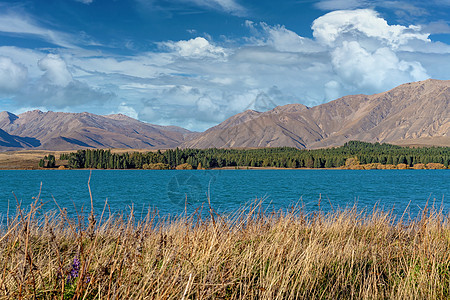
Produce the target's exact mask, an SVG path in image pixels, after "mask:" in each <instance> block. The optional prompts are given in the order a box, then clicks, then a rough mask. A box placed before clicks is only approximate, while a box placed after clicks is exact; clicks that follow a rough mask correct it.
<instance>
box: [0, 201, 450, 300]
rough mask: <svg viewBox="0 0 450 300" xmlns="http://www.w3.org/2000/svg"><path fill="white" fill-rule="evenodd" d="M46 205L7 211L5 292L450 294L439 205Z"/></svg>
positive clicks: (25, 295) (0, 261)
mask: <svg viewBox="0 0 450 300" xmlns="http://www.w3.org/2000/svg"><path fill="white" fill-rule="evenodd" d="M91 199H92V198H91ZM41 206H42V204H41V200H40V199H39V197H37V199H36V201H35V203H34V204H33V205H31V206H30V207H27V208H26V209H23V208H20V207H19V208H18V210H17V212H16V214H15V215H9V216H8V218H7V220H6V222H3V226H2V227H1V231H0V270H1V272H0V298H4V299H11V298H16V299H32V298H37V299H319V298H320V299H336V298H341V299H342V298H345V299H347V298H357V299H386V298H390V299H424V298H428V299H448V298H449V297H450V226H449V218H448V217H449V216H448V215H445V214H444V213H443V212H442V210H438V209H436V208H435V207H432V206H431V207H429V206H427V207H425V208H424V209H423V210H422V211H421V213H420V214H419V215H417V216H409V215H408V214H404V215H403V216H396V215H394V214H393V213H392V211H383V210H381V209H378V208H377V207H375V208H374V209H373V210H372V212H371V213H367V212H365V211H361V210H358V208H357V207H353V208H349V209H345V210H337V211H331V212H328V213H325V212H321V211H317V212H315V213H309V214H307V213H305V212H304V211H303V210H302V208H301V207H291V208H290V209H288V210H279V211H266V210H265V208H264V204H263V203H262V202H260V201H255V202H253V203H250V204H249V205H247V206H246V207H245V208H243V209H241V210H238V211H235V212H234V213H232V214H222V215H219V214H217V213H216V212H215V211H214V209H213V208H212V207H210V206H208V204H206V205H205V206H204V207H203V208H201V207H199V210H198V211H196V212H195V213H193V214H190V215H187V214H185V215H182V216H179V217H165V218H160V217H159V216H158V213H157V212H156V211H153V210H149V211H148V214H147V216H146V217H145V218H142V219H137V218H136V219H135V218H134V213H133V211H131V212H130V214H128V215H127V216H123V215H122V216H121V215H114V214H112V215H111V214H110V213H109V212H108V209H107V206H108V205H107V203H105V208H104V209H103V211H102V212H94V211H93V209H92V206H91V213H90V214H83V213H82V212H81V211H80V212H79V214H78V217H76V218H70V217H69V216H68V214H67V210H66V209H65V208H60V209H59V210H58V211H56V212H53V213H49V212H47V213H43V208H42V207H41ZM200 210H206V212H207V214H206V215H205V214H203V213H202V212H201V211H200ZM84 215H86V219H85V218H84V217H83V216H84Z"/></svg>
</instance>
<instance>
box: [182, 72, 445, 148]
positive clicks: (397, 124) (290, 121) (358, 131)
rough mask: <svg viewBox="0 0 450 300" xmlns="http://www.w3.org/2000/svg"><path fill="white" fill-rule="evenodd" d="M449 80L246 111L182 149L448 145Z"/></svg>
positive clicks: (208, 131)
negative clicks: (357, 142) (358, 143)
mask: <svg viewBox="0 0 450 300" xmlns="http://www.w3.org/2000/svg"><path fill="white" fill-rule="evenodd" d="M449 102H450V81H449V80H446V81H442V80H431V79H429V80H426V81H421V82H414V83H408V84H403V85H401V86H399V87H396V88H394V89H392V90H390V91H387V92H384V93H381V94H375V95H354V96H346V97H342V98H340V99H337V100H335V101H331V102H329V103H326V104H322V105H318V106H315V107H312V108H308V107H306V106H304V105H301V104H290V105H286V106H281V107H276V108H275V109H273V110H271V111H267V112H264V113H260V112H256V111H246V112H243V113H241V114H238V115H235V116H233V117H231V118H229V119H227V120H225V121H224V122H223V123H221V124H219V125H217V126H215V127H212V128H210V129H209V130H207V131H205V132H204V133H202V134H200V135H198V136H197V137H196V138H194V139H192V140H189V141H186V142H185V143H184V144H183V147H186V148H210V147H216V148H237V147H279V146H291V147H297V148H321V147H329V146H339V145H342V144H344V143H345V142H347V141H349V140H360V141H366V142H389V143H397V144H405V145H406V144H409V145H411V144H418V145H446V146H450V103H449Z"/></svg>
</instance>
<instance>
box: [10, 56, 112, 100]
mask: <svg viewBox="0 0 450 300" xmlns="http://www.w3.org/2000/svg"><path fill="white" fill-rule="evenodd" d="M37 65H38V67H39V69H40V70H41V71H43V72H44V73H43V74H42V75H41V76H40V77H39V78H37V79H36V80H33V81H30V82H28V84H27V85H26V87H25V88H23V89H21V90H20V92H18V93H17V94H16V96H15V97H14V99H15V100H16V101H18V102H19V103H21V104H22V105H35V106H41V107H47V108H50V109H52V108H56V109H62V108H66V107H76V106H79V105H83V104H91V103H94V102H97V103H102V102H104V101H107V100H110V99H112V98H113V97H114V94H113V93H111V92H103V91H102V90H101V89H99V88H93V87H91V86H89V85H88V84H87V83H85V82H82V81H79V80H76V79H74V78H73V76H72V74H71V73H70V71H69V69H68V67H67V64H66V62H65V61H64V60H63V59H62V58H61V57H60V56H59V55H55V54H48V55H47V56H45V57H44V58H42V59H40V60H39V61H38V62H37Z"/></svg>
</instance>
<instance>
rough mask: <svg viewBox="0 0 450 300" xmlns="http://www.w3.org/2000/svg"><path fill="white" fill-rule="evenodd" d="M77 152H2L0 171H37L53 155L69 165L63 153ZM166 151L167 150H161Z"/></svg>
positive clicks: (113, 151)
mask: <svg viewBox="0 0 450 300" xmlns="http://www.w3.org/2000/svg"><path fill="white" fill-rule="evenodd" d="M76 151H77V150H67V151H51V150H20V151H4V152H0V170H35V169H39V167H38V165H39V160H40V159H42V158H44V156H46V155H49V154H53V155H54V156H55V157H56V165H57V166H59V165H61V164H65V163H67V161H60V160H59V156H60V155H61V154H62V153H70V152H76ZM151 151H155V152H156V151H157V150H149V149H111V152H112V153H118V154H123V153H125V152H141V153H142V152H151ZM161 151H163V152H164V151H165V150H161Z"/></svg>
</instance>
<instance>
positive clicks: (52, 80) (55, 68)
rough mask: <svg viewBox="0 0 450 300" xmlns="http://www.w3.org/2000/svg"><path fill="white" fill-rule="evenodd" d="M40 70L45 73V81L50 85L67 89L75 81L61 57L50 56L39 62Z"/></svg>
mask: <svg viewBox="0 0 450 300" xmlns="http://www.w3.org/2000/svg"><path fill="white" fill-rule="evenodd" d="M38 66H39V68H40V69H41V70H42V71H44V72H45V74H44V75H43V79H45V81H46V82H47V83H49V84H52V85H56V86H61V87H66V86H67V85H68V84H69V83H70V82H72V81H73V78H72V74H70V72H69V70H67V65H66V63H65V62H64V61H63V60H62V59H61V57H59V55H55V54H48V55H47V56H46V57H44V58H43V59H41V60H39V62H38Z"/></svg>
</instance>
